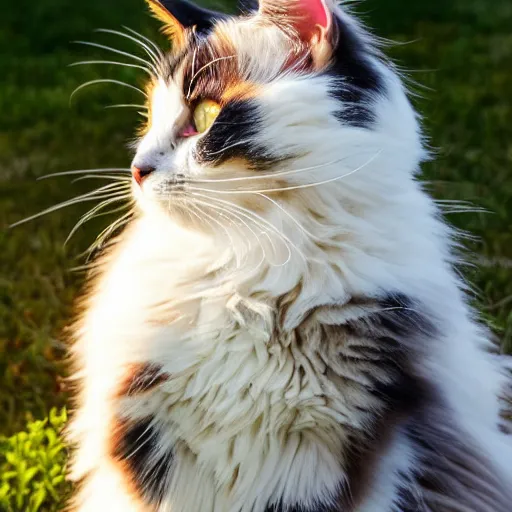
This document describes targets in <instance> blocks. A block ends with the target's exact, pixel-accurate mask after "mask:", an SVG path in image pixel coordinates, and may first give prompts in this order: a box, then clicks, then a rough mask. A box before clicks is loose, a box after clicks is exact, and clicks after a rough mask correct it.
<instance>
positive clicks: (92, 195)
mask: <svg viewBox="0 0 512 512" xmlns="http://www.w3.org/2000/svg"><path fill="white" fill-rule="evenodd" d="M123 189H125V187H124V185H123V184H119V183H110V184H108V185H105V186H103V187H100V188H98V189H96V190H93V191H91V192H87V193H86V194H82V195H80V196H77V197H74V198H72V199H68V200H66V201H63V202H61V203H58V204H56V205H54V206H51V207H50V208H46V209H45V210H43V211H41V212H39V213H36V214H34V215H31V216H30V217H26V218H25V219H22V220H19V221H18V222H15V223H14V224H11V225H10V226H9V227H10V228H14V227H16V226H19V225H21V224H25V223H26V222H29V221H31V220H34V219H37V218H39V217H42V216H43V215H47V214H49V213H52V212H54V211H57V210H60V209H62V208H66V207H67V206H71V205H74V204H78V203H82V202H88V201H97V200H99V199H107V198H109V197H111V195H109V194H113V193H115V192H120V191H122V190H123ZM105 192H109V194H106V195H105Z"/></svg>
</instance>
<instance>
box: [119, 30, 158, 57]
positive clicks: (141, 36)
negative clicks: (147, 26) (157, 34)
mask: <svg viewBox="0 0 512 512" xmlns="http://www.w3.org/2000/svg"><path fill="white" fill-rule="evenodd" d="M123 28H124V29H125V30H128V32H131V33H132V34H134V35H135V36H137V37H140V38H141V39H142V40H143V41H146V42H147V43H148V44H149V45H151V46H152V47H153V48H154V49H155V53H156V54H157V55H158V57H159V58H161V59H162V58H163V57H164V53H163V52H162V50H161V48H160V47H159V46H158V45H157V44H156V43H155V42H154V41H152V40H151V39H150V38H149V37H146V36H145V35H143V34H141V33H140V32H137V31H136V30H134V29H133V28H130V27H127V26H126V25H123Z"/></svg>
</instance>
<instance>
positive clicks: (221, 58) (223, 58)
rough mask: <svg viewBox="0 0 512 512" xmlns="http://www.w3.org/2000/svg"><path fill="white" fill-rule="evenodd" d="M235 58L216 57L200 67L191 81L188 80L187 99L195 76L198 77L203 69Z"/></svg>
mask: <svg viewBox="0 0 512 512" xmlns="http://www.w3.org/2000/svg"><path fill="white" fill-rule="evenodd" d="M235 57H236V55H227V56H226V57H217V58H216V59H213V60H211V61H210V62H208V63H207V64H205V65H204V66H202V67H201V68H200V69H199V70H198V71H197V72H196V73H195V74H194V75H193V76H192V79H191V80H190V84H189V87H188V92H187V99H188V98H189V97H190V91H191V89H192V85H193V83H194V81H195V79H196V78H197V76H198V75H199V73H201V72H203V71H204V70H205V69H207V68H209V67H210V66H212V65H213V64H215V63H216V62H219V61H221V60H227V59H234V58H235Z"/></svg>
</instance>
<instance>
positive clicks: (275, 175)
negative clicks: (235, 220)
mask: <svg viewBox="0 0 512 512" xmlns="http://www.w3.org/2000/svg"><path fill="white" fill-rule="evenodd" d="M226 149H229V147H228V148H226ZM354 156H356V155H347V156H344V157H342V158H337V159H336V160H331V161H329V162H325V163H323V164H318V165H312V166H310V167H302V168H300V169H290V170H288V171H279V172H269V173H261V174H260V173H258V174H257V175H254V176H239V177H235V178H220V179H190V180H188V181H189V182H190V183H229V182H232V181H234V182H236V181H242V182H244V181H251V180H264V179H267V178H279V177H282V176H287V175H291V174H292V175H293V174H300V173H303V172H308V171H315V170H318V169H322V168H323V167H329V166H331V165H335V164H339V163H341V162H344V161H346V160H348V159H349V158H353V157H354Z"/></svg>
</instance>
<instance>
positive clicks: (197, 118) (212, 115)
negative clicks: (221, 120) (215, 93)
mask: <svg viewBox="0 0 512 512" xmlns="http://www.w3.org/2000/svg"><path fill="white" fill-rule="evenodd" d="M219 113H220V105H219V104H218V103H217V102H216V101H213V100H201V101H200V102H199V103H198V104H197V105H196V108H195V109H194V114H193V116H194V124H195V127H196V130H197V131H198V132H199V133H204V132H205V131H206V130H208V128H210V126H211V125H212V124H213V122H214V121H215V119H217V116H218V115H219Z"/></svg>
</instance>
